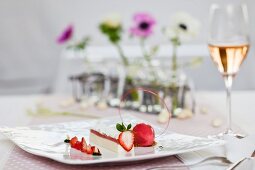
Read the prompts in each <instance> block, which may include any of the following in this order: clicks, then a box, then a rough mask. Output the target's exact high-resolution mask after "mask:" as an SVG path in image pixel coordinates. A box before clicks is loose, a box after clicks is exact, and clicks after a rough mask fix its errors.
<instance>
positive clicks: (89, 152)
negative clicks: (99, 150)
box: [86, 144, 93, 155]
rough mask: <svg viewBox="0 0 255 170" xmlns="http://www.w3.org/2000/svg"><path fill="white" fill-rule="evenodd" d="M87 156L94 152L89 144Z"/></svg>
mask: <svg viewBox="0 0 255 170" xmlns="http://www.w3.org/2000/svg"><path fill="white" fill-rule="evenodd" d="M86 153H87V154H89V155H90V154H93V150H92V148H91V145H90V144H89V145H88V146H87V152H86Z"/></svg>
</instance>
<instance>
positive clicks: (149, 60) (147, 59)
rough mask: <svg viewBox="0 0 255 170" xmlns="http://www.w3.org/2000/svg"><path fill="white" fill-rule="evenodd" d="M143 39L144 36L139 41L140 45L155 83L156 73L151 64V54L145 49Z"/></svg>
mask: <svg viewBox="0 0 255 170" xmlns="http://www.w3.org/2000/svg"><path fill="white" fill-rule="evenodd" d="M144 41H145V39H144V38H141V41H140V45H141V49H142V52H143V56H144V58H145V60H146V62H147V63H148V66H149V67H150V71H151V74H152V75H153V79H154V80H153V83H154V84H156V82H157V74H156V73H155V70H154V68H153V66H152V64H151V55H149V54H148V53H147V51H146V49H145V43H144Z"/></svg>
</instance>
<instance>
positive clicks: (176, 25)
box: [165, 12, 201, 42]
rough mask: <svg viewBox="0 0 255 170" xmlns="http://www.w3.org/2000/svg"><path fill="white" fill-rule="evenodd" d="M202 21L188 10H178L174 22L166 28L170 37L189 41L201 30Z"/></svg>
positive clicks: (166, 32)
mask: <svg viewBox="0 0 255 170" xmlns="http://www.w3.org/2000/svg"><path fill="white" fill-rule="evenodd" d="M200 25H201V24H200V22H199V21H198V20H197V19H196V18H194V17H192V16H191V15H190V14H188V13H186V12H178V13H176V14H175V15H174V16H173V18H172V24H171V25H170V26H169V27H167V28H166V29H165V34H166V36H168V38H170V39H173V38H179V41H180V42H187V41H190V40H191V39H192V38H194V37H195V36H196V35H197V34H198V32H199V30H200Z"/></svg>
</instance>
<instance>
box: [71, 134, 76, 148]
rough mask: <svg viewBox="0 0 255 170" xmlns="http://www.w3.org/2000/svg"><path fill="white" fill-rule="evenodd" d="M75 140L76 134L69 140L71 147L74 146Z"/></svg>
mask: <svg viewBox="0 0 255 170" xmlns="http://www.w3.org/2000/svg"><path fill="white" fill-rule="evenodd" d="M77 141H78V138H77V137H76V136H75V137H73V138H72V139H71V140H70V145H71V147H72V148H73V147H74V145H75V144H76V142H77Z"/></svg>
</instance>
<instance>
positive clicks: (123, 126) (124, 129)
mask: <svg viewBox="0 0 255 170" xmlns="http://www.w3.org/2000/svg"><path fill="white" fill-rule="evenodd" d="M122 128H123V131H126V130H127V128H126V126H125V125H124V124H123V122H122Z"/></svg>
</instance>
